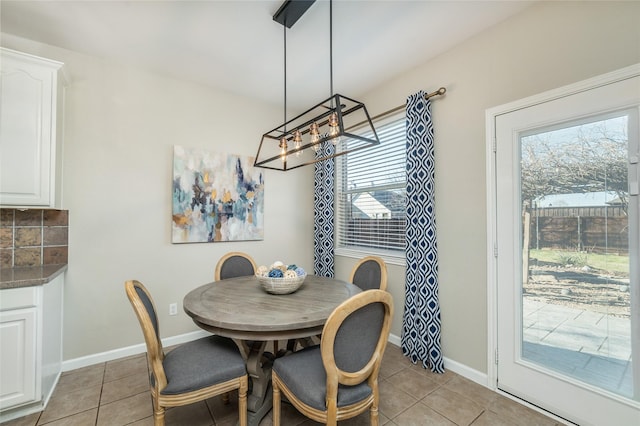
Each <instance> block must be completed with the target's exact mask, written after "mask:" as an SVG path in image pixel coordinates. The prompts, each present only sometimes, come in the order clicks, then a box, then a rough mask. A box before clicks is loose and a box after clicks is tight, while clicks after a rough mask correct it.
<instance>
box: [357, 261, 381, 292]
mask: <svg viewBox="0 0 640 426" xmlns="http://www.w3.org/2000/svg"><path fill="white" fill-rule="evenodd" d="M349 282H351V283H352V284H355V285H357V286H358V287H360V288H361V289H362V290H371V289H377V290H386V289H387V265H386V264H385V263H384V260H382V259H381V258H380V257H378V256H367V257H363V258H362V259H360V260H359V261H358V263H356V265H355V266H354V267H353V270H352V271H351V277H350V278H349Z"/></svg>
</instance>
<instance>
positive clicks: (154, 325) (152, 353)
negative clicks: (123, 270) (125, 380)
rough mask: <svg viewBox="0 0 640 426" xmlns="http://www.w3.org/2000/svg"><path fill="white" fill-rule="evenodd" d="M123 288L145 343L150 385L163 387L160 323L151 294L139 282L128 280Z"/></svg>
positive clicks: (165, 381) (162, 352)
mask: <svg viewBox="0 0 640 426" xmlns="http://www.w3.org/2000/svg"><path fill="white" fill-rule="evenodd" d="M124 288H125V291H126V293H127V297H128V298H129V302H131V306H133V310H134V312H135V313H136V316H137V317H138V321H139V322H140V327H142V334H143V335H144V341H145V343H146V345H147V361H148V362H149V370H150V372H151V374H152V378H151V383H152V385H158V386H159V389H163V388H164V387H165V386H166V385H167V378H166V375H165V373H164V368H163V366H162V361H163V359H164V350H163V348H162V341H161V340H160V324H159V323H158V316H157V314H156V307H155V304H154V303H153V299H152V298H151V294H150V293H149V291H148V290H147V289H146V288H145V286H144V285H142V283H141V282H139V281H136V280H130V281H127V282H125V283H124Z"/></svg>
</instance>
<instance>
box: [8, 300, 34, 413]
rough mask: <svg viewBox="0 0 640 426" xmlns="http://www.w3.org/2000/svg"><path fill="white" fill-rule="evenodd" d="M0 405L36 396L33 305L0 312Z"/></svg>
mask: <svg viewBox="0 0 640 426" xmlns="http://www.w3.org/2000/svg"><path fill="white" fill-rule="evenodd" d="M0 344H1V345H2V346H0V371H2V376H1V377H0V407H3V408H4V407H13V406H16V405H22V404H24V403H27V402H32V401H35V400H36V395H37V394H38V392H39V389H38V386H36V369H35V368H34V367H35V365H36V308H35V307H31V308H26V309H15V310H10V311H6V312H4V311H2V312H0Z"/></svg>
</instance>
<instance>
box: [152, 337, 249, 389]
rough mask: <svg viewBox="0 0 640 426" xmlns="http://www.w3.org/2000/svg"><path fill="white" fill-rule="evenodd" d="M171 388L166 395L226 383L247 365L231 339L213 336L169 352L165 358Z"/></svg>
mask: <svg viewBox="0 0 640 426" xmlns="http://www.w3.org/2000/svg"><path fill="white" fill-rule="evenodd" d="M162 364H163V367H164V371H165V374H166V376H167V387H166V388H164V389H162V390H161V391H160V393H161V394H163V395H177V394H182V393H185V392H191V391H195V390H198V389H202V388H206V387H209V386H211V385H215V384H218V383H222V382H226V381H228V380H231V379H233V378H235V377H239V376H242V375H243V374H245V364H244V360H243V359H242V356H241V355H240V351H239V350H238V347H237V346H236V344H235V343H233V341H232V340H231V339H228V338H226V337H221V336H209V337H204V338H202V339H198V340H194V341H192V342H188V343H185V344H183V345H180V346H179V347H177V348H175V349H173V350H172V351H170V352H168V353H167V354H166V355H165V357H164V361H163V363H162Z"/></svg>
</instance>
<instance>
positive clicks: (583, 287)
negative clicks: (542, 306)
mask: <svg viewBox="0 0 640 426" xmlns="http://www.w3.org/2000/svg"><path fill="white" fill-rule="evenodd" d="M529 271H530V276H529V282H528V283H526V284H525V285H524V286H523V287H524V288H523V291H524V297H527V298H529V299H531V300H536V301H540V302H544V303H550V304H555V305H562V306H568V307H572V308H577V309H586V310H589V311H592V312H600V313H608V314H611V315H615V316H619V317H627V318H628V317H629V300H630V298H629V279H628V278H625V277H622V276H616V275H618V274H610V273H607V272H605V271H601V270H598V269H593V268H590V267H588V266H583V267H574V266H571V265H567V266H561V265H558V264H557V263H551V262H540V261H536V260H535V259H531V262H530V265H529ZM619 275H622V274H619Z"/></svg>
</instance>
